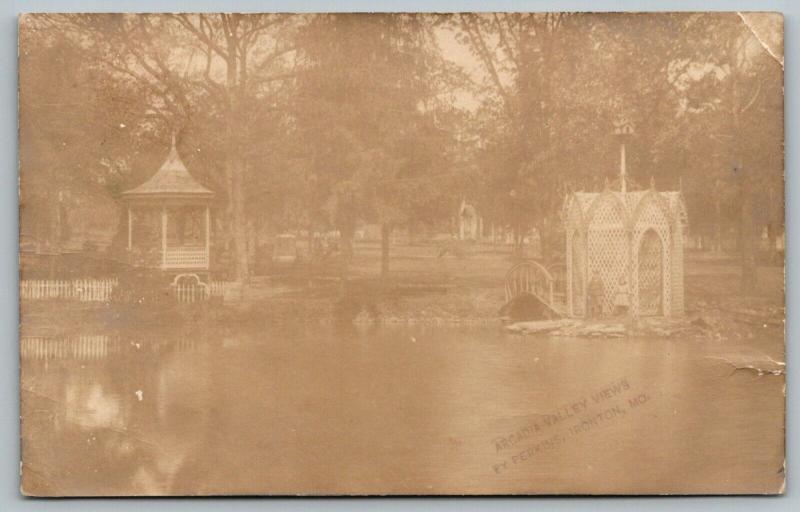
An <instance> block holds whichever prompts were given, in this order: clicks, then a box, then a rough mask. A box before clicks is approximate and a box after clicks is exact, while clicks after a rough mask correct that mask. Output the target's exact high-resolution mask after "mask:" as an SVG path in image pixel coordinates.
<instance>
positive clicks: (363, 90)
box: [297, 14, 452, 276]
mask: <svg viewBox="0 0 800 512" xmlns="http://www.w3.org/2000/svg"><path fill="white" fill-rule="evenodd" d="M430 23H431V18H429V17H426V16H418V15H405V14H404V15H334V14H330V15H325V16H319V17H317V18H316V19H315V20H314V21H313V22H312V23H311V24H310V25H309V26H308V27H307V29H306V30H305V31H304V35H303V37H302V38H301V40H302V41H303V62H304V69H305V71H304V73H303V75H302V77H301V78H300V81H299V86H300V92H299V94H298V96H297V97H298V103H299V104H298V125H299V127H300V131H301V133H302V134H303V137H304V140H306V141H307V144H308V147H309V148H310V151H309V153H310V157H309V158H308V164H309V169H310V171H309V173H310V175H312V176H314V180H313V185H314V187H315V190H312V191H311V194H312V196H313V197H314V199H312V201H311V208H312V209H314V210H315V212H313V213H312V216H315V217H316V218H318V219H319V218H325V219H326V220H327V222H330V223H332V224H333V225H335V226H336V227H337V228H338V229H339V230H340V231H341V233H342V234H343V237H344V239H345V247H346V248H349V246H350V239H351V237H352V233H353V231H354V228H355V225H356V222H357V221H368V222H376V223H378V224H380V225H381V233H382V236H381V239H382V242H381V245H382V249H381V253H382V258H381V261H382V263H381V271H382V275H384V276H386V275H387V274H388V272H389V255H390V249H389V247H390V240H391V233H392V231H393V230H394V229H395V228H396V227H397V226H404V225H408V224H409V223H410V222H412V221H431V220H433V219H436V218H441V217H442V216H446V215H447V213H446V211H447V208H448V207H449V206H450V204H449V203H448V202H447V201H443V200H441V198H442V196H443V192H446V189H445V188H444V186H443V184H444V182H443V180H442V176H443V175H446V174H448V173H451V172H452V169H451V167H450V166H451V160H450V157H451V156H452V155H451V150H452V145H451V144H450V143H451V142H452V138H451V134H450V133H449V132H448V130H446V129H445V127H444V126H443V124H444V119H447V112H446V111H445V112H443V110H446V109H443V103H444V101H443V99H442V95H443V94H446V93H447V91H448V80H449V79H450V78H449V76H448V73H449V72H450V68H449V66H448V65H447V64H446V63H444V62H443V60H442V59H441V56H440V55H439V53H438V49H437V48H436V46H435V40H434V37H433V35H432V26H431V24H430ZM437 114H441V115H440V116H437ZM345 252H346V253H347V252H349V249H347V250H346V251H345Z"/></svg>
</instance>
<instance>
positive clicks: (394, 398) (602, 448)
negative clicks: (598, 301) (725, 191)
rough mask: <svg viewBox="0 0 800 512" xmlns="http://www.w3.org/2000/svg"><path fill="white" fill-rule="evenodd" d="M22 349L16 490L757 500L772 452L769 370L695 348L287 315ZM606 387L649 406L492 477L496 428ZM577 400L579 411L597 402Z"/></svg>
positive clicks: (501, 431)
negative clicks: (20, 476) (253, 323)
mask: <svg viewBox="0 0 800 512" xmlns="http://www.w3.org/2000/svg"><path fill="white" fill-rule="evenodd" d="M20 350H21V358H22V399H23V402H22V414H23V417H24V422H23V450H24V458H25V460H26V465H27V467H28V469H31V470H32V471H29V472H26V476H25V478H26V479H28V481H27V482H26V488H28V489H31V490H36V489H40V490H50V491H51V492H55V493H59V492H61V493H68V494H99V495H108V494H131V493H133V494H161V493H178V494H187V493H189V494H195V493H201V494H202V493H206V494H215V493H234V494H248V493H258V492H262V493H264V492H269V493H272V494H281V493H291V494H294V493H297V492H310V493H314V492H316V493H344V492H347V493H376V492H380V493H426V492H433V493H463V492H464V491H471V492H474V493H491V492H511V491H514V492H520V491H529V492H573V491H576V490H578V489H580V490H582V491H584V492H585V491H593V492H625V491H626V490H631V489H635V490H637V491H639V492H641V491H644V490H648V489H649V490H652V491H661V492H664V491H669V490H674V491H676V492H678V491H692V492H703V490H706V489H714V490H716V491H719V490H726V489H729V490H732V491H733V490H741V489H742V488H743V486H745V487H746V488H747V489H750V490H751V491H753V492H755V491H757V490H758V489H760V488H762V487H764V488H766V487H767V486H769V485H771V484H773V483H774V478H776V477H775V475H776V470H777V469H778V468H772V467H769V468H768V469H769V471H767V467H766V466H767V465H768V464H771V463H773V462H774V461H775V460H776V459H775V455H776V453H777V450H778V449H780V448H782V429H781V428H780V427H781V419H782V395H781V391H780V389H781V386H782V382H783V378H782V377H761V378H757V377H754V376H753V375H752V374H748V373H746V372H733V373H732V372H731V367H730V366H726V365H724V364H720V363H719V359H718V358H716V356H718V355H719V354H720V353H725V352H726V351H729V350H731V347H725V346H721V345H719V344H709V343H705V342H698V341H696V340H694V341H682V340H629V339H624V340H622V339H621V340H586V339H583V340H580V339H577V340H571V339H546V338H543V339H537V338H531V337H520V336H512V335H507V334H505V333H503V332H502V331H501V330H500V329H497V328H494V327H491V328H489V327H486V328H443V327H424V326H419V327H414V328H408V327H396V328H390V327H380V328H366V329H348V330H346V331H337V330H333V329H331V328H327V327H309V326H307V325H295V326H283V327H281V328H274V329H266V330H264V329H261V330H254V329H247V328H244V327H242V328H226V329H220V330H219V331H218V332H213V333H202V332H197V331H195V332H192V331H184V332H181V331H178V332H165V333H163V335H162V336H154V335H153V333H152V332H151V331H148V332H147V333H137V332H135V331H133V332H127V333H113V334H98V335H86V336H66V337H54V338H53V337H51V338H48V337H24V338H23V339H22V342H21V348H20ZM712 356H713V357H712ZM620 379H625V380H626V382H627V383H629V386H630V389H631V391H630V393H629V395H626V396H625V397H619V400H618V402H619V403H622V404H624V403H625V400H626V399H627V398H630V397H631V396H635V395H633V393H634V392H635V393H637V394H638V393H645V394H647V395H648V396H649V402H648V404H647V405H646V406H642V408H641V410H636V411H633V410H631V411H630V413H629V414H626V415H625V416H624V417H620V418H618V420H615V421H613V422H611V421H609V422H607V423H604V424H603V425H602V426H599V427H598V428H595V429H592V430H590V431H588V432H584V433H581V434H580V435H576V436H572V437H570V438H569V439H568V442H564V443H561V444H560V445H559V446H558V447H557V448H554V449H552V450H551V451H547V452H542V453H538V454H536V457H534V459H533V460H532V461H530V463H522V462H521V463H519V464H516V463H515V464H512V466H513V467H511V468H510V469H509V470H508V471H503V472H502V474H497V472H496V471H495V470H494V465H495V464H496V463H498V462H499V461H503V460H510V457H511V455H513V454H514V453H515V451H514V450H507V451H498V449H497V444H496V443H495V440H496V439H497V438H498V437H502V436H506V435H508V434H509V433H512V432H515V431H516V430H519V429H520V428H521V427H524V426H525V425H530V424H532V422H539V423H541V422H542V421H544V418H546V417H547V415H548V414H552V413H553V411H554V410H556V409H557V408H559V407H561V406H563V405H565V404H571V403H574V402H576V401H579V400H580V399H581V398H586V397H591V396H592V393H595V392H598V391H600V390H602V389H603V387H604V386H607V385H609V384H611V383H615V382H618V381H619V380H620ZM615 399H616V398H615ZM589 400H591V398H589ZM587 403H588V406H587V407H588V408H589V409H587V410H586V411H583V413H582V414H583V415H584V416H588V414H589V412H596V411H594V410H592V409H591V408H592V407H594V408H595V409H596V410H598V411H599V410H600V409H598V408H599V407H601V405H602V404H600V405H594V406H593V405H592V404H591V401H589V402H587ZM615 403H617V402H615ZM580 418H581V415H580V414H576V417H575V418H574V419H572V418H568V419H567V420H565V422H564V423H562V424H560V425H559V426H558V427H554V428H553V429H552V432H543V433H541V435H539V434H537V436H538V437H537V436H533V437H531V438H530V439H527V440H525V441H524V442H521V443H520V444H519V445H518V448H519V449H524V448H526V447H529V446H532V445H534V444H535V443H536V442H537V440H538V439H539V438H541V437H543V436H545V435H550V434H551V433H557V432H562V431H565V430H566V427H568V426H569V425H570V424H571V423H570V422H572V421H577V420H579V419H580ZM756 434H758V435H757V436H756ZM756 437H757V438H756ZM526 443H527V444H526ZM732 444H735V446H736V450H731V449H730V447H731V445H732ZM515 449H516V448H515ZM517 451H519V450H517ZM698 474H703V475H704V476H703V478H702V479H698V478H696V475H698Z"/></svg>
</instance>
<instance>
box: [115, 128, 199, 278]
mask: <svg viewBox="0 0 800 512" xmlns="http://www.w3.org/2000/svg"><path fill="white" fill-rule="evenodd" d="M122 197H123V199H124V201H125V203H126V204H127V210H128V251H129V253H131V255H132V256H138V258H136V257H134V259H136V260H137V263H139V264H143V265H144V266H147V267H155V268H160V269H161V270H165V271H176V272H180V271H186V270H190V271H195V272H202V271H208V269H209V263H210V258H209V253H210V248H211V210H210V203H211V200H212V199H213V197H214V193H213V192H212V191H211V190H209V189H207V188H206V187H204V186H203V185H201V184H200V183H198V182H197V181H195V179H194V178H193V177H192V176H191V174H189V171H188V170H187V169H186V166H185V165H184V164H183V162H182V161H181V159H180V156H179V155H178V150H177V149H176V148H175V138H174V137H173V138H172V147H171V148H170V151H169V155H168V156H167V159H166V161H165V162H164V164H163V165H162V166H161V168H160V169H159V170H158V172H156V173H155V174H154V175H153V176H152V177H151V178H150V179H149V180H147V181H146V182H144V183H143V184H141V185H139V186H138V187H136V188H133V189H131V190H127V191H125V192H123V193H122ZM148 221H149V222H148ZM159 225H160V228H159ZM156 233H159V235H158V236H153V235H155V234H156ZM137 252H138V254H135V253H137Z"/></svg>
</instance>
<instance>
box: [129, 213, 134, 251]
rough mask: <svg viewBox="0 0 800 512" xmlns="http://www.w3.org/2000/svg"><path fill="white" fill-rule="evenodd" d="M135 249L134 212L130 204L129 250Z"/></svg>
mask: <svg viewBox="0 0 800 512" xmlns="http://www.w3.org/2000/svg"><path fill="white" fill-rule="evenodd" d="M132 249H133V212H131V205H130V203H128V250H129V251H130V250H132Z"/></svg>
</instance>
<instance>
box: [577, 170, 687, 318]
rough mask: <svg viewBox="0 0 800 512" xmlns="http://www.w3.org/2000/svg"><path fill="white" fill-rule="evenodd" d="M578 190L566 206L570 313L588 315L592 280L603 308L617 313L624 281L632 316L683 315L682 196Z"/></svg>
mask: <svg viewBox="0 0 800 512" xmlns="http://www.w3.org/2000/svg"><path fill="white" fill-rule="evenodd" d="M622 180H623V184H622V187H621V190H620V191H616V190H610V189H609V188H608V187H606V190H605V191H603V192H599V193H587V192H575V193H572V194H570V195H568V196H567V198H566V200H565V202H564V221H565V227H566V235H567V311H568V313H569V314H570V315H571V316H578V317H580V316H584V315H586V314H587V300H588V297H587V288H588V283H589V282H590V280H591V278H592V276H596V277H597V278H599V280H600V282H601V283H602V285H603V296H602V310H603V313H604V314H609V313H610V312H611V311H612V310H613V301H614V294H615V293H616V291H617V289H618V283H619V281H620V280H621V279H624V280H625V281H626V282H627V285H628V286H627V289H628V290H629V292H630V309H631V313H632V314H633V315H634V316H672V315H682V314H683V237H684V229H685V228H686V225H687V216H686V207H685V205H684V201H683V195H682V194H681V193H680V192H677V191H675V192H659V191H657V190H655V188H654V187H653V186H652V185H651V187H650V190H640V191H628V190H626V187H625V181H624V174H623V176H622Z"/></svg>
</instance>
